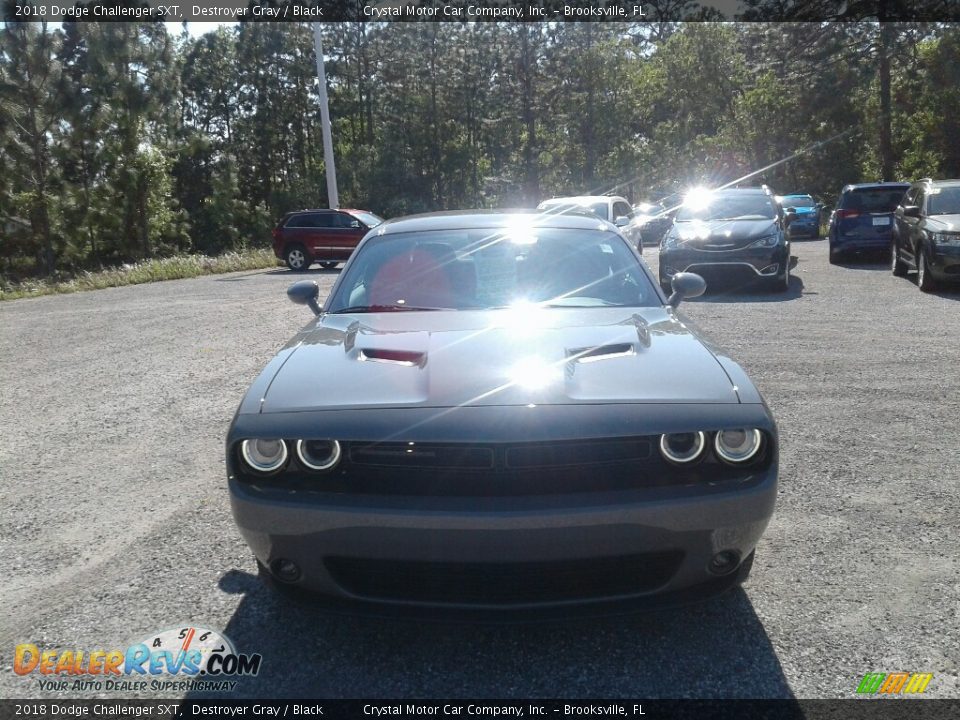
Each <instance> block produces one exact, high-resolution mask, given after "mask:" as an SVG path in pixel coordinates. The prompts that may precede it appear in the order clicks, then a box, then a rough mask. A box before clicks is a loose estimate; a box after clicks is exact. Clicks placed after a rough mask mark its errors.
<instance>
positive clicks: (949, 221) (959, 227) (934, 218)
mask: <svg viewBox="0 0 960 720" xmlns="http://www.w3.org/2000/svg"><path fill="white" fill-rule="evenodd" d="M927 227H929V228H930V229H931V230H933V231H934V232H960V215H931V216H929V217H928V218H927Z"/></svg>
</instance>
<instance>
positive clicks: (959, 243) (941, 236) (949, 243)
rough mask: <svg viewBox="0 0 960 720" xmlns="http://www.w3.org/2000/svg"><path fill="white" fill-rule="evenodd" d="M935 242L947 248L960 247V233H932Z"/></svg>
mask: <svg viewBox="0 0 960 720" xmlns="http://www.w3.org/2000/svg"><path fill="white" fill-rule="evenodd" d="M931 237H932V238H933V242H934V243H936V244H937V245H943V246H946V247H960V233H942V232H939V233H931Z"/></svg>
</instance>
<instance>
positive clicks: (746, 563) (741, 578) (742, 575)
mask: <svg viewBox="0 0 960 720" xmlns="http://www.w3.org/2000/svg"><path fill="white" fill-rule="evenodd" d="M756 554H757V551H756V550H754V551H753V552H751V553H750V554H749V555H747V556H746V557H745V558H744V559H743V562H742V563H740V567H739V568H737V584H740V583H744V582H746V581H747V578H749V577H750V571H751V570H752V569H753V558H754V557H755V556H756Z"/></svg>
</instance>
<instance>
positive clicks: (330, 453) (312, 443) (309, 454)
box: [297, 440, 340, 470]
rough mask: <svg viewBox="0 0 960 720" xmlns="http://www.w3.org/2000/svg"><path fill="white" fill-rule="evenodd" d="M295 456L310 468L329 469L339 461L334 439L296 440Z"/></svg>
mask: <svg viewBox="0 0 960 720" xmlns="http://www.w3.org/2000/svg"><path fill="white" fill-rule="evenodd" d="M297 457H298V458H300V462H302V463H303V464H304V465H305V466H306V467H308V468H310V469H311V470H329V469H330V468H332V467H333V466H334V465H336V464H337V463H338V462H340V443H339V442H337V441H336V440H297Z"/></svg>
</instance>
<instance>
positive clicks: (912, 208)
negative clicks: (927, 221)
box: [903, 205, 920, 218]
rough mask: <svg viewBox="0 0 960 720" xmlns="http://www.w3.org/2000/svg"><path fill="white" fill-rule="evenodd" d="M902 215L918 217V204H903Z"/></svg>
mask: <svg viewBox="0 0 960 720" xmlns="http://www.w3.org/2000/svg"><path fill="white" fill-rule="evenodd" d="M903 214H904V217H912V218H919V217H920V206H919V205H904V206H903Z"/></svg>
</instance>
